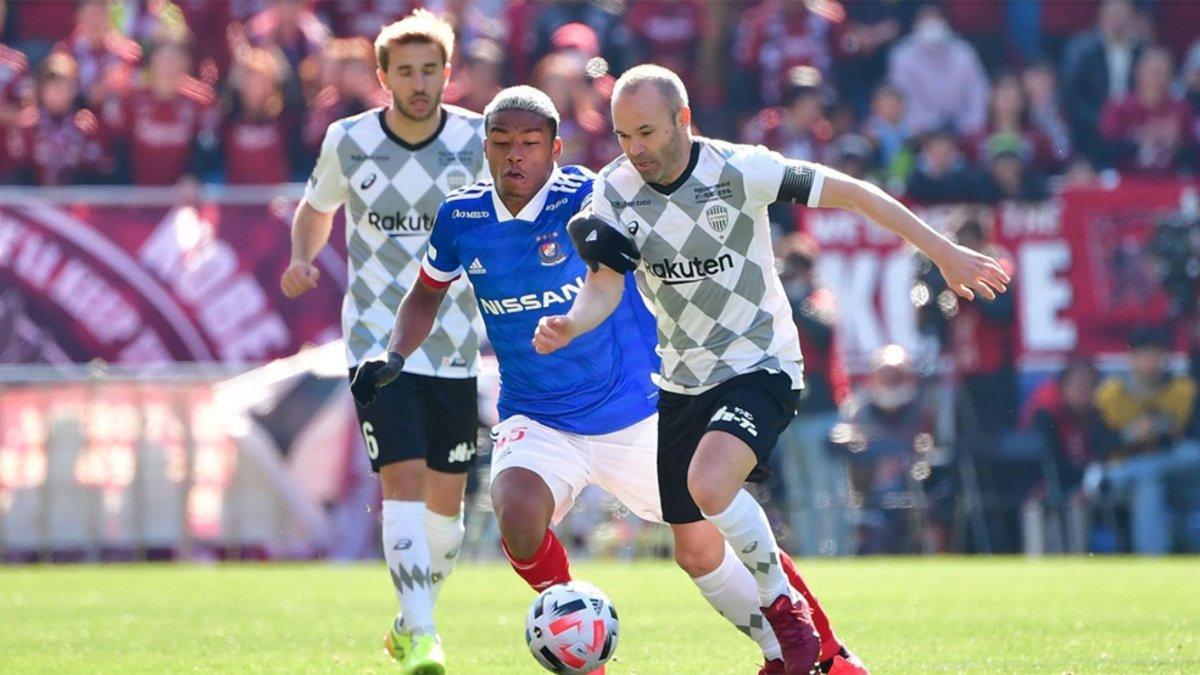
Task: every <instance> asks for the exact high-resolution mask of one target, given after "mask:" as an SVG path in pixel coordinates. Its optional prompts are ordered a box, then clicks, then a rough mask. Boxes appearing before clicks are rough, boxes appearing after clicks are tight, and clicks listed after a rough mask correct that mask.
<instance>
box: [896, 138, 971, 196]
mask: <svg viewBox="0 0 1200 675" xmlns="http://www.w3.org/2000/svg"><path fill="white" fill-rule="evenodd" d="M984 190H985V186H984V182H983V178H982V177H981V176H980V175H979V173H978V172H976V171H975V169H974V168H972V167H971V166H970V165H968V164H967V162H966V160H964V159H963V156H962V153H961V152H960V151H959V149H958V137H957V136H956V135H955V134H954V132H953V131H951V130H950V129H948V128H942V129H937V130H934V131H932V132H930V133H927V134H925V136H924V138H922V139H921V143H920V153H919V154H918V155H917V158H916V163H915V166H914V167H913V172H912V174H911V175H910V176H909V177H908V185H907V188H906V190H905V193H906V194H907V195H908V196H909V197H911V198H912V199H914V200H916V201H918V202H922V203H926V204H937V203H944V202H963V201H979V200H981V199H982V198H983V197H984V195H985V192H984Z"/></svg>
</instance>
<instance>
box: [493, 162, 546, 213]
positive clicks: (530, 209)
mask: <svg viewBox="0 0 1200 675" xmlns="http://www.w3.org/2000/svg"><path fill="white" fill-rule="evenodd" d="M561 175H562V172H560V171H559V170H558V163H557V162H555V164H554V170H553V171H551V172H550V177H549V178H547V179H546V184H545V185H543V186H542V189H541V190H538V191H537V194H535V195H534V196H533V199H530V200H529V203H528V204H526V205H525V208H523V209H521V212H520V213H518V214H517V215H515V216H514V215H513V214H511V213H509V211H508V207H507V206H505V205H504V202H502V201H500V195H499V194H498V193H497V192H496V180H498V179H493V180H492V189H491V193H492V206H494V207H495V208H496V222H498V223H503V222H507V221H509V220H518V219H520V220H526V221H529V222H531V223H532V222H533V221H535V220H537V217H538V214H540V213H541V212H542V207H544V206H545V205H546V197H548V196H549V195H550V186H551V185H554V181H556V180H558V177H559V176H561Z"/></svg>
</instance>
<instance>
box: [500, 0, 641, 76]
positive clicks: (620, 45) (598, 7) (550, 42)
mask: <svg viewBox="0 0 1200 675" xmlns="http://www.w3.org/2000/svg"><path fill="white" fill-rule="evenodd" d="M619 8H620V5H619V3H605V2H596V1H594V0H552V1H550V2H547V3H545V4H544V5H543V6H542V8H541V9H540V10H539V11H538V12H537V14H536V16H535V17H534V20H533V39H534V42H533V58H534V60H535V61H540V60H541V59H542V57H544V56H546V55H547V54H549V53H550V52H552V51H557V50H559V49H562V48H563V44H562V42H561V41H562V40H563V39H566V38H567V37H568V36H567V35H566V34H564V33H563V32H560V31H561V29H562V28H564V27H566V26H569V25H571V24H582V25H583V26H586V27H588V28H590V29H591V31H592V33H593V34H594V37H595V40H596V44H597V47H598V49H597V53H598V54H599V55H600V56H602V57H604V60H605V61H607V62H608V66H609V71H611V72H614V73H618V74H619V73H622V72H624V71H625V70H626V69H627V68H629V67H630V66H632V65H634V64H635V63H637V62H638V61H639V60H640V58H639V55H638V53H637V49H636V45H635V43H634V40H633V36H632V35H631V34H630V32H629V29H628V28H626V26H625V22H624V21H623V19H622V17H621V14H620V13H619V11H618V9H619ZM522 28H523V26H516V27H515V30H521V29H522Z"/></svg>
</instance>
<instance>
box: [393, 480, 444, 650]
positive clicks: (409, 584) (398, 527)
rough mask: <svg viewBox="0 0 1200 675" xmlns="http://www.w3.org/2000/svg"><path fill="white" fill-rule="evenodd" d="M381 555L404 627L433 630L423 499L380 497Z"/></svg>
mask: <svg viewBox="0 0 1200 675" xmlns="http://www.w3.org/2000/svg"><path fill="white" fill-rule="evenodd" d="M383 555H384V557H385V558H387V565H388V572H390V573H391V575H392V584H393V585H394V586H395V587H396V596H397V597H398V598H399V599H400V607H401V608H402V609H403V610H404V627H405V628H406V629H408V630H409V631H411V632H412V633H414V634H421V633H433V632H434V631H435V628H434V623H433V595H432V592H431V589H430V583H429V542H428V540H427V539H426V536H425V502H403V501H399V500H394V499H385V500H383Z"/></svg>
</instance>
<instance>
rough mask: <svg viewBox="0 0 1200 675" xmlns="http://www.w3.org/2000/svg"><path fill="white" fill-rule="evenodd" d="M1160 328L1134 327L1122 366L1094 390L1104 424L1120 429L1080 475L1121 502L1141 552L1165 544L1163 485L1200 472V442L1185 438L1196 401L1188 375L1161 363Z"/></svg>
mask: <svg viewBox="0 0 1200 675" xmlns="http://www.w3.org/2000/svg"><path fill="white" fill-rule="evenodd" d="M1168 348H1169V337H1168V335H1167V334H1166V332H1165V331H1163V330H1160V329H1156V328H1145V329H1139V330H1136V331H1134V333H1133V334H1132V335H1131V337H1130V341H1129V373H1128V375H1124V376H1121V375H1117V376H1113V377H1109V378H1108V379H1106V380H1105V381H1104V383H1103V384H1101V385H1100V389H1099V391H1098V392H1097V393H1096V404H1097V406H1098V407H1099V408H1100V414H1101V415H1102V416H1103V418H1104V421H1105V423H1106V424H1108V426H1110V427H1111V428H1112V429H1113V430H1115V431H1116V432H1117V433H1118V434H1120V442H1119V445H1118V447H1117V448H1116V450H1115V451H1114V452H1113V453H1112V454H1111V455H1109V457H1108V458H1107V461H1106V462H1105V464H1104V468H1103V470H1102V471H1099V472H1095V473H1093V474H1092V475H1090V476H1088V477H1087V478H1085V481H1084V482H1085V487H1086V489H1087V490H1088V492H1089V494H1090V495H1092V496H1095V497H1100V496H1105V495H1111V496H1113V497H1115V498H1117V499H1119V500H1121V501H1123V502H1125V503H1127V504H1128V507H1129V516H1130V529H1131V539H1132V545H1133V546H1132V548H1133V550H1134V551H1135V552H1137V553H1142V554H1163V553H1168V552H1170V550H1171V541H1172V532H1171V524H1172V522H1171V521H1172V517H1171V510H1170V507H1169V502H1168V489H1169V487H1170V486H1171V482H1172V480H1173V479H1174V478H1177V477H1187V476H1189V475H1190V476H1193V477H1194V476H1195V475H1196V472H1197V471H1200V444H1198V443H1197V442H1196V440H1195V439H1193V438H1185V437H1184V432H1185V430H1186V429H1187V426H1188V423H1189V422H1190V421H1191V420H1192V418H1193V414H1194V409H1195V405H1196V382H1195V380H1193V379H1192V378H1191V377H1188V376H1184V375H1172V374H1171V373H1170V372H1169V371H1168V369H1167V354H1168Z"/></svg>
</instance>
